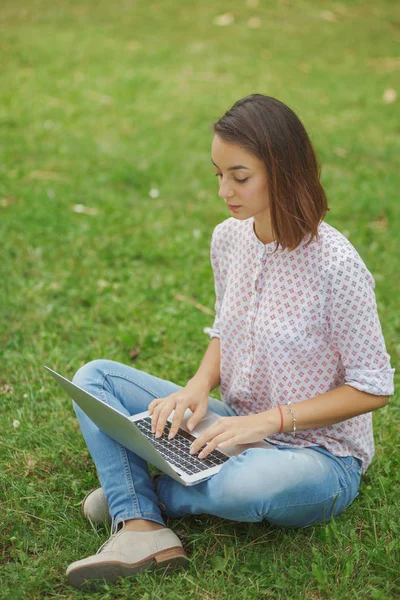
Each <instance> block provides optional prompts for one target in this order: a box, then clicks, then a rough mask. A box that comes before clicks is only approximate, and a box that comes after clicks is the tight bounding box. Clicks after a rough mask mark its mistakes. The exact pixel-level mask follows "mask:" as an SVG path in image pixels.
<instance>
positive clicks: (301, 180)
mask: <svg viewBox="0 0 400 600" xmlns="http://www.w3.org/2000/svg"><path fill="white" fill-rule="evenodd" d="M213 131H214V133H216V134H217V135H218V136H219V137H220V138H221V139H222V140H224V141H225V142H228V143H235V144H238V145H239V146H241V147H242V148H244V149H245V150H247V151H249V152H250V153H251V154H253V155H254V156H256V157H257V158H258V159H260V160H262V161H263V162H264V163H265V165H266V168H267V174H268V185H269V199H270V214H271V228H272V233H273V236H274V238H275V240H276V249H275V251H276V250H277V249H278V246H279V244H281V246H282V247H283V248H286V249H288V250H289V251H291V250H294V249H295V248H297V246H298V245H299V244H300V242H301V241H302V240H303V238H304V237H305V236H307V235H310V239H309V241H308V243H307V245H308V244H310V243H311V242H312V240H313V238H314V237H316V238H317V239H318V225H319V223H320V222H321V221H323V219H324V217H325V215H326V213H327V211H329V210H330V209H329V208H328V204H327V199H326V196H325V192H324V189H323V187H322V185H321V183H320V166H319V164H318V161H317V157H316V155H315V151H314V148H313V146H312V144H311V141H310V139H309V137H308V135H307V132H306V130H305V128H304V126H303V124H302V123H301V121H300V119H299V118H298V117H297V115H296V114H295V113H294V112H293V111H292V110H291V109H290V108H289V107H288V106H286V104H283V102H280V101H279V100H276V99H275V98H271V97H270V96H264V95H262V94H251V95H250V96H246V97H245V98H242V99H241V100H238V101H237V102H236V103H235V104H234V105H233V106H232V108H231V109H230V110H228V111H227V112H226V113H225V114H224V116H223V117H221V118H220V119H219V121H217V122H216V123H214V124H213Z"/></svg>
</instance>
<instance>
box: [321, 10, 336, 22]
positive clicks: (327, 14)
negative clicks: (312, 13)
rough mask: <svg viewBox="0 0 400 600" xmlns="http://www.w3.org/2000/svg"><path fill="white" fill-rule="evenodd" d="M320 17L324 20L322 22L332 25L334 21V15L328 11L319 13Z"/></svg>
mask: <svg viewBox="0 0 400 600" xmlns="http://www.w3.org/2000/svg"><path fill="white" fill-rule="evenodd" d="M320 17H321V19H324V21H330V22H331V23H334V22H335V21H336V15H335V13H333V12H331V11H330V10H323V11H322V12H321V13H320Z"/></svg>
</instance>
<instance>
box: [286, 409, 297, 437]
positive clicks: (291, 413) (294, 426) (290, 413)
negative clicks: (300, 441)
mask: <svg viewBox="0 0 400 600" xmlns="http://www.w3.org/2000/svg"><path fill="white" fill-rule="evenodd" d="M291 403H292V401H291V400H289V402H288V403H287V413H288V415H292V421H293V437H296V417H295V416H294V412H293V411H292V408H291V406H290V405H291Z"/></svg>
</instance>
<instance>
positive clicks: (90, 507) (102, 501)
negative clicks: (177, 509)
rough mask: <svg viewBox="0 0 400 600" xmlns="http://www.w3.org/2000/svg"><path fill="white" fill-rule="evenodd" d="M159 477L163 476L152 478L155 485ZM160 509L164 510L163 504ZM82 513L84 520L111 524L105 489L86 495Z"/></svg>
mask: <svg viewBox="0 0 400 600" xmlns="http://www.w3.org/2000/svg"><path fill="white" fill-rule="evenodd" d="M159 475H162V473H159V474H157V475H153V476H152V480H153V483H154V482H155V481H156V479H157V477H159ZM160 507H161V509H164V505H163V504H162V503H160ZM81 513H82V516H83V518H84V519H89V521H92V523H104V522H107V523H111V516H110V513H109V512H108V504H107V500H106V497H105V495H104V492H103V488H101V487H98V488H96V489H94V490H91V491H90V492H89V493H88V494H86V496H85V497H84V499H83V500H82V503H81Z"/></svg>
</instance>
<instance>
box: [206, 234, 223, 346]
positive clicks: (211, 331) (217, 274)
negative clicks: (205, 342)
mask: <svg viewBox="0 0 400 600" xmlns="http://www.w3.org/2000/svg"><path fill="white" fill-rule="evenodd" d="M217 230H218V225H217V227H216V228H215V229H214V231H213V234H212V238H211V248H210V259H211V266H212V270H213V274H214V289H215V318H214V323H213V325H212V327H206V328H205V329H204V333H207V334H208V335H209V336H210V338H211V339H212V338H215V337H216V338H219V337H220V310H221V303H222V297H223V287H224V286H223V282H222V279H221V271H220V264H219V259H220V256H219V251H220V249H219V244H218V241H217Z"/></svg>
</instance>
